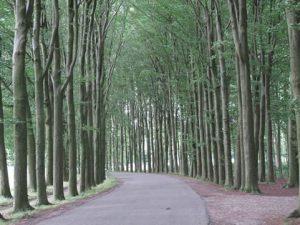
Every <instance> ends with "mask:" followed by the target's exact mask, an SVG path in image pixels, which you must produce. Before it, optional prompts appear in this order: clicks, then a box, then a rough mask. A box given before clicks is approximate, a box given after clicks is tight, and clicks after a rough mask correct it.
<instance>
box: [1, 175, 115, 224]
mask: <svg viewBox="0 0 300 225" xmlns="http://www.w3.org/2000/svg"><path fill="white" fill-rule="evenodd" d="M118 184H119V182H118V180H117V178H115V177H112V176H109V177H108V178H107V179H106V180H105V181H104V183H102V184H100V185H98V186H97V187H93V188H92V189H90V190H88V191H86V192H84V193H80V194H79V195H78V196H75V197H71V196H66V199H65V200H63V201H54V202H51V203H52V205H48V206H34V208H35V209H34V210H32V211H25V212H17V213H13V212H10V213H9V214H8V215H6V217H7V218H6V219H7V221H1V220H0V225H8V224H14V223H16V222H18V221H19V220H22V219H26V218H30V217H32V216H33V215H35V214H37V213H41V212H43V211H45V210H49V209H55V208H58V207H60V206H62V205H64V204H69V203H74V202H76V201H79V200H83V199H86V198H89V197H93V196H95V195H97V194H99V193H102V192H105V191H107V190H109V189H111V188H113V187H115V186H117V185H118Z"/></svg>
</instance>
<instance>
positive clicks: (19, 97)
mask: <svg viewBox="0 0 300 225" xmlns="http://www.w3.org/2000/svg"><path fill="white" fill-rule="evenodd" d="M26 3H27V4H26ZM32 12H33V1H32V0H29V1H26V0H16V4H15V24H16V30H15V38H14V51H13V72H12V77H13V95H14V112H13V117H14V147H15V175H14V210H15V211H23V210H27V209H31V206H30V205H29V201H28V195H27V174H26V171H27V170H26V167H27V136H26V134H27V122H26V119H27V118H26V115H27V114H26V107H27V102H26V100H27V88H26V76H25V56H26V43H27V33H28V30H29V26H30V22H31V16H32Z"/></svg>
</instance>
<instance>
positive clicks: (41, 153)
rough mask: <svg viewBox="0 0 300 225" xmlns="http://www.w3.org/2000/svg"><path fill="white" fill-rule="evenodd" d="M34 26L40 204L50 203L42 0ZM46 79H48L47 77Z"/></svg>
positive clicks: (38, 4) (36, 7)
mask: <svg viewBox="0 0 300 225" xmlns="http://www.w3.org/2000/svg"><path fill="white" fill-rule="evenodd" d="M34 9H35V13H34V27H33V38H32V47H33V56H34V71H35V105H36V107H35V114H36V173H37V202H38V205H48V204H49V202H48V197H47V191H46V180H45V146H46V145H45V113H44V92H43V91H44V90H43V71H42V70H43V69H42V61H41V52H40V20H41V1H40V0H36V1H35V5H34ZM45 79H48V77H46V78H45Z"/></svg>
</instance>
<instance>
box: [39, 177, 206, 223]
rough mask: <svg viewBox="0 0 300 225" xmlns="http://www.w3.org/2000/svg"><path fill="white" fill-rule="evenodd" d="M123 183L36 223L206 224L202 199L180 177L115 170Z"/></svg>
mask: <svg viewBox="0 0 300 225" xmlns="http://www.w3.org/2000/svg"><path fill="white" fill-rule="evenodd" d="M114 175H115V176H116V177H118V178H119V179H120V180H122V181H123V184H122V185H121V186H120V187H119V188H117V189H116V190H114V191H113V192H111V193H109V194H107V195H105V196H100V197H99V198H95V199H93V200H91V201H89V202H87V203H85V204H84V205H81V206H79V207H77V208H75V209H71V210H69V211H66V212H65V213H63V214H62V215H59V216H56V217H55V215H54V217H53V218H51V219H48V220H45V221H42V222H40V223H38V224H39V225H207V224H208V223H209V222H208V216H207V212H206V209H205V206H204V202H203V201H202V199H201V198H200V197H199V196H198V195H197V194H196V193H195V192H194V191H193V190H192V189H191V188H190V187H188V186H187V185H186V184H185V183H183V181H181V180H178V179H176V178H173V177H169V176H164V175H154V174H130V173H115V174H114Z"/></svg>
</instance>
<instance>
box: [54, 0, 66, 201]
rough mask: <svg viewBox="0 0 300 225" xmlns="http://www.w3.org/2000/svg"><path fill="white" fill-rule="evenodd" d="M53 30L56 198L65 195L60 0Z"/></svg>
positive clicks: (55, 12) (56, 8)
mask: <svg viewBox="0 0 300 225" xmlns="http://www.w3.org/2000/svg"><path fill="white" fill-rule="evenodd" d="M53 9H54V11H53V30H54V32H55V35H54V54H53V71H52V80H53V93H54V96H53V114H54V116H53V150H54V157H53V158H54V160H53V175H54V176H53V186H54V187H53V188H54V189H53V194H54V198H55V199H56V200H63V199H64V198H65V197H64V187H63V181H64V176H63V175H64V167H63V164H64V157H63V156H64V143H63V98H62V85H61V54H60V39H59V29H58V27H59V6H58V0H53Z"/></svg>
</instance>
